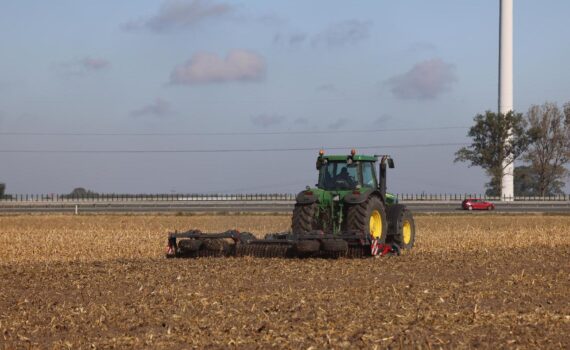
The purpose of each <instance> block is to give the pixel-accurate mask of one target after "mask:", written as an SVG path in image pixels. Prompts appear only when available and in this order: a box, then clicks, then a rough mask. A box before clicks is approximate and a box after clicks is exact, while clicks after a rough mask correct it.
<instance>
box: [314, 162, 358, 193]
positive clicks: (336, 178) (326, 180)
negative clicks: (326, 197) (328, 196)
mask: <svg viewBox="0 0 570 350" xmlns="http://www.w3.org/2000/svg"><path fill="white" fill-rule="evenodd" d="M358 184H359V181H358V165H357V163H356V162H355V163H352V164H347V163H346V162H328V163H326V164H323V165H322V166H321V169H320V173H319V185H318V187H319V188H322V189H324V190H352V189H355V188H356V186H357V185H358Z"/></svg>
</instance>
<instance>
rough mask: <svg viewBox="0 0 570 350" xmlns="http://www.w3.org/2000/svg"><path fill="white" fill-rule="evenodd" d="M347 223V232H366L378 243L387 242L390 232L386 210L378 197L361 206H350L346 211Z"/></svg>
mask: <svg viewBox="0 0 570 350" xmlns="http://www.w3.org/2000/svg"><path fill="white" fill-rule="evenodd" d="M372 217H374V219H372ZM345 222H346V224H345V225H344V227H345V230H347V231H357V232H364V234H366V235H369V236H371V238H372V239H377V240H378V243H384V242H386V236H387V232H388V224H387V221H386V210H385V209H384V204H383V203H382V201H381V200H380V198H378V197H376V196H370V197H368V199H367V200H365V201H364V202H362V203H360V204H354V205H350V206H349V207H348V209H347V211H346V220H345ZM371 224H372V226H371Z"/></svg>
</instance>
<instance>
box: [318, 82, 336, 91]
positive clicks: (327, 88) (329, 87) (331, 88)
mask: <svg viewBox="0 0 570 350" xmlns="http://www.w3.org/2000/svg"><path fill="white" fill-rule="evenodd" d="M315 90H317V91H319V92H336V91H337V88H336V86H335V85H334V84H331V83H328V84H322V85H319V86H317V87H316V89H315Z"/></svg>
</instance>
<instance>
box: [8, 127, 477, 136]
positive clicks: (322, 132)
mask: <svg viewBox="0 0 570 350" xmlns="http://www.w3.org/2000/svg"><path fill="white" fill-rule="evenodd" d="M458 129H461V130H465V129H469V127H465V126H443V127H428V128H395V129H354V130H320V131H319V130H315V131H309V130H297V131H244V132H239V131H235V132H148V133H135V132H29V131H22V132H20V131H3V132H0V135H2V136H254V135H327V134H362V133H382V132H405V131H435V130H458Z"/></svg>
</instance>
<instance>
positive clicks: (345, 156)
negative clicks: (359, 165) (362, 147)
mask: <svg viewBox="0 0 570 350" xmlns="http://www.w3.org/2000/svg"><path fill="white" fill-rule="evenodd" d="M321 157H322V158H323V159H326V160H328V161H330V162H346V160H347V159H348V158H349V157H352V160H354V161H363V162H375V161H376V160H377V158H376V157H375V156H369V155H363V154H355V155H353V156H351V155H350V154H339V155H336V154H335V155H323V156H321Z"/></svg>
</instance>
